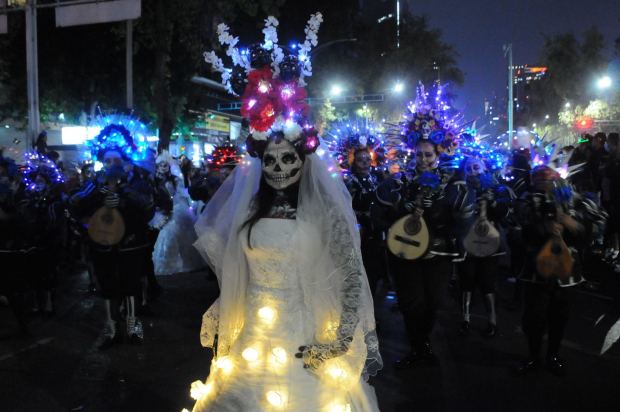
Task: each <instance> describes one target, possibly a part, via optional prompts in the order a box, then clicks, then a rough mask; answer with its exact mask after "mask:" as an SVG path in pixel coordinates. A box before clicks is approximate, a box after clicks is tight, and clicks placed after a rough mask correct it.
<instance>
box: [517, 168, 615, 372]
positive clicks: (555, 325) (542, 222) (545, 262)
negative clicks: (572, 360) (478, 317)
mask: <svg viewBox="0 0 620 412" xmlns="http://www.w3.org/2000/svg"><path fill="white" fill-rule="evenodd" d="M532 183H533V191H532V193H529V194H526V196H525V197H524V198H523V201H522V202H519V203H518V204H516V205H515V212H516V213H517V214H518V215H517V218H518V219H519V221H520V222H521V223H522V226H523V239H524V241H525V242H526V244H527V247H528V249H527V259H526V262H525V265H524V268H523V272H522V274H521V279H522V280H524V281H525V282H527V285H526V289H525V311H524V313H523V332H524V333H525V335H526V336H527V340H528V347H529V357H528V359H527V360H526V361H525V362H524V363H522V364H521V365H520V366H519V368H518V371H519V372H520V373H527V372H532V371H535V370H537V369H539V368H540V366H541V364H542V362H541V360H540V355H541V350H542V343H543V335H544V334H545V332H547V336H548V338H547V339H548V344H547V357H546V364H547V367H548V369H549V371H550V372H551V373H553V374H555V375H563V374H565V373H566V368H565V366H564V362H563V361H562V360H560V358H559V357H558V355H559V350H560V345H561V342H562V337H563V335H564V329H565V327H566V324H567V322H568V317H569V306H570V301H571V295H572V292H573V288H572V286H574V285H576V284H578V283H580V282H581V281H582V277H581V268H580V253H579V252H580V251H583V250H584V248H587V247H589V246H590V245H591V243H592V240H593V239H594V238H595V237H596V235H597V234H598V233H599V231H600V229H599V227H600V225H601V224H603V225H604V215H602V214H601V213H600V212H599V210H598V208H597V207H596V204H595V203H594V202H592V201H591V200H589V199H585V198H581V197H580V196H578V195H576V194H574V193H573V192H572V190H571V188H570V185H569V184H568V183H567V182H566V181H565V180H563V179H562V178H561V177H560V176H559V174H558V173H557V172H556V171H554V170H553V169H551V168H550V167H548V166H543V165H541V166H537V167H535V168H534V169H533V171H532Z"/></svg>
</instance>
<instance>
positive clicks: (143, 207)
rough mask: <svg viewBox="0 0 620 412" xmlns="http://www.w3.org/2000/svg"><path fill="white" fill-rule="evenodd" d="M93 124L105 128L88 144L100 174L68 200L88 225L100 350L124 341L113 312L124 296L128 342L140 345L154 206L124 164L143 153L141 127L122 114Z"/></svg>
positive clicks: (146, 185) (149, 193)
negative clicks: (102, 316)
mask: <svg viewBox="0 0 620 412" xmlns="http://www.w3.org/2000/svg"><path fill="white" fill-rule="evenodd" d="M96 122H97V123H98V124H100V125H104V126H105V127H103V128H102V131H101V132H100V133H99V135H97V137H96V138H95V139H93V142H92V143H91V145H92V153H93V156H94V157H95V158H96V159H97V161H99V162H101V163H103V173H102V175H101V178H100V179H98V180H97V182H92V183H91V184H90V185H89V186H88V187H87V188H85V190H83V191H82V192H80V193H79V194H77V195H74V196H73V197H72V198H71V202H72V204H73V205H74V207H75V211H76V213H77V214H78V216H79V217H80V218H83V219H85V220H87V221H88V225H89V227H88V233H89V236H90V240H91V242H92V243H91V246H90V252H91V258H92V261H93V265H94V268H95V274H96V276H97V279H98V280H99V283H100V286H101V296H102V297H103V298H104V299H105V304H106V328H107V330H106V335H107V336H106V340H105V342H104V343H103V344H102V345H101V347H100V349H101V350H105V349H108V348H110V347H112V346H113V345H115V344H117V343H120V342H121V341H122V340H123V333H122V332H120V331H119V328H118V327H117V323H118V322H119V321H120V314H119V313H118V311H117V310H116V308H118V307H119V305H118V303H120V301H121V300H123V299H124V307H125V310H126V313H127V316H126V319H125V320H126V333H127V336H128V337H129V341H130V343H131V344H133V345H140V344H141V343H142V340H143V331H142V326H141V324H140V322H139V320H138V319H137V317H136V297H139V296H141V290H142V287H141V286H142V285H141V278H142V276H143V275H144V262H145V260H146V259H147V258H146V257H145V254H146V255H148V252H149V249H150V246H149V236H148V233H149V226H148V222H149V221H150V220H151V219H152V217H153V215H154V204H153V188H152V186H151V185H150V184H149V182H148V180H147V179H144V178H143V177H141V176H140V171H139V170H134V172H133V174H134V178H133V179H130V178H129V171H128V169H131V168H130V167H126V166H130V165H131V163H132V161H139V160H140V159H141V158H142V157H143V156H146V155H147V149H146V147H144V146H143V145H140V146H138V144H140V141H141V140H142V139H138V138H136V139H134V138H133V136H134V135H138V134H139V133H141V131H142V129H144V125H143V124H141V123H140V122H138V121H136V120H134V119H132V118H131V117H127V116H123V115H111V116H105V115H104V116H100V117H99V118H98V119H97V120H96ZM113 301H114V303H115V304H113V303H112V302H113Z"/></svg>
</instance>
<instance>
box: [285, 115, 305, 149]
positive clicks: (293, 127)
mask: <svg viewBox="0 0 620 412" xmlns="http://www.w3.org/2000/svg"><path fill="white" fill-rule="evenodd" d="M302 131H303V128H302V127H301V126H300V125H299V124H297V123H295V122H294V121H292V120H287V121H286V123H285V124H284V130H283V132H284V138H285V139H286V140H288V141H289V142H291V143H293V142H296V141H297V140H298V139H299V136H301V132H302Z"/></svg>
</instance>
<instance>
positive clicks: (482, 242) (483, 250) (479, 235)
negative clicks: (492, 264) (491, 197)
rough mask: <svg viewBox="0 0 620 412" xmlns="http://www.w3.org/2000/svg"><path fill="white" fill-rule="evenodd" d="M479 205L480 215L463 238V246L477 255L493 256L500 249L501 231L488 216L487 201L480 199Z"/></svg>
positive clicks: (468, 251)
mask: <svg viewBox="0 0 620 412" xmlns="http://www.w3.org/2000/svg"><path fill="white" fill-rule="evenodd" d="M478 205H479V206H480V216H479V217H478V219H476V221H475V222H474V223H473V225H472V226H471V228H470V229H469V233H467V236H465V238H464V239H463V246H464V247H465V250H466V251H467V253H470V254H472V255H473V256H475V257H487V256H492V255H494V254H495V253H497V251H498V250H499V247H500V245H501V241H502V240H501V237H500V234H499V231H498V230H497V229H496V228H495V226H493V224H492V223H491V222H490V221H489V219H488V218H487V201H486V200H484V199H483V200H479V201H478Z"/></svg>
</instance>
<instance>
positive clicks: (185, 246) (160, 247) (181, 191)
mask: <svg viewBox="0 0 620 412" xmlns="http://www.w3.org/2000/svg"><path fill="white" fill-rule="evenodd" d="M157 174H158V178H159V179H161V180H160V184H161V185H163V186H164V188H165V192H167V193H168V195H169V196H170V197H172V201H173V205H174V206H173V208H172V214H171V216H170V217H169V219H168V222H167V223H166V224H165V225H164V226H163V228H162V229H161V230H160V232H159V236H158V237H157V242H156V243H155V250H154V251H153V263H154V264H155V275H174V274H177V273H186V272H194V271H197V270H201V269H204V268H205V267H206V264H205V261H204V259H203V258H202V257H201V256H200V254H199V253H198V252H197V251H196V249H195V248H194V247H193V246H192V244H193V243H194V242H195V241H196V239H197V236H196V234H195V231H194V225H195V224H196V216H195V215H194V213H193V211H192V209H191V202H192V200H191V199H190V197H189V195H188V194H187V188H186V187H185V185H184V182H183V174H182V173H181V170H180V169H179V166H178V164H177V162H176V161H175V160H174V159H173V158H172V156H170V154H169V153H168V151H164V152H163V153H162V154H161V155H159V157H158V158H157ZM157 215H160V213H158V214H157ZM157 219H158V216H156V217H155V219H154V220H157ZM160 220H161V219H160Z"/></svg>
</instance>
